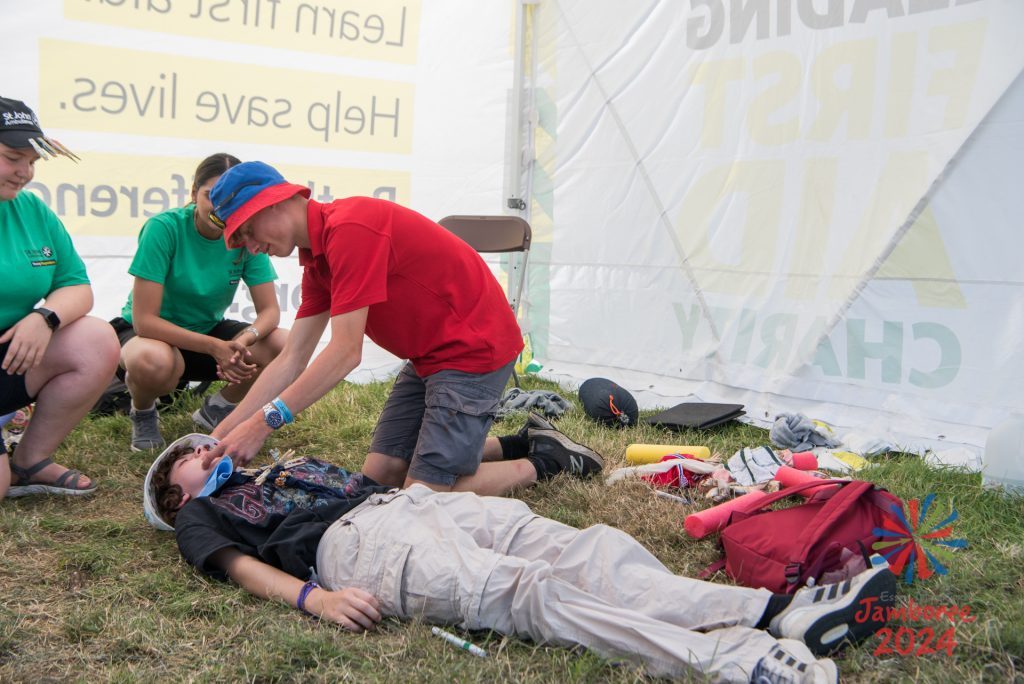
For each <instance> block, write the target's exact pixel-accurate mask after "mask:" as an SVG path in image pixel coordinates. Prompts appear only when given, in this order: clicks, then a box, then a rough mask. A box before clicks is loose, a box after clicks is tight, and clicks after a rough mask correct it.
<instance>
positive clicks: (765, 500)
mask: <svg viewBox="0 0 1024 684" xmlns="http://www.w3.org/2000/svg"><path fill="white" fill-rule="evenodd" d="M855 482H862V480H820V481H818V482H805V483H804V484H801V485H797V486H795V487H786V488H785V489H780V490H779V491H777V492H775V493H774V494H769V495H768V496H765V497H762V498H760V499H758V501H757V505H756V506H754V507H753V508H750V509H747V510H746V511H744V512H745V513H756V512H757V511H761V510H764V509H765V508H768V507H769V506H771V505H772V504H774V503H776V502H778V501H782V500H783V499H788V498H789V497H791V496H793V495H794V494H799V493H800V492H805V491H807V490H808V489H814V488H815V487H821V486H828V485H839V486H840V487H844V486H846V485H851V484H854V483H855ZM868 484H871V483H870V482H869V483H868ZM871 486H874V485H871Z"/></svg>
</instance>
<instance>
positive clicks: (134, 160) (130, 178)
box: [25, 152, 410, 236]
mask: <svg viewBox="0 0 1024 684" xmlns="http://www.w3.org/2000/svg"><path fill="white" fill-rule="evenodd" d="M199 161H200V160H199V159H183V158H181V157H151V156H146V157H143V156H134V155H127V154H100V153H94V152H89V153H85V154H82V162H81V163H80V164H71V163H60V162H53V163H50V164H38V165H37V169H36V177H35V179H34V180H33V182H32V183H30V184H29V185H28V187H27V189H26V190H25V191H26V192H35V193H36V194H38V195H39V196H40V197H41V198H42V199H43V201H44V202H46V204H47V205H48V206H49V207H50V208H51V209H53V210H54V211H55V212H56V213H57V215H58V216H59V217H60V218H61V220H62V221H63V222H64V225H65V226H66V227H67V229H68V231H69V232H70V233H71V234H73V235H102V236H134V235H136V234H137V233H138V232H139V229H140V228H141V227H142V224H144V223H145V222H146V219H147V218H149V217H150V216H153V215H155V214H159V213H160V212H162V211H166V210H168V209H172V208H174V207H181V206H184V205H186V204H188V203H189V202H190V201H191V195H192V175H193V173H194V171H195V167H196V165H197V164H198V163H199ZM274 166H275V168H277V170H278V171H280V172H281V174H282V175H283V176H284V177H285V178H286V179H288V180H289V181H290V182H292V183H297V184H299V185H305V186H307V187H308V188H310V191H311V193H312V194H311V197H312V198H313V199H315V200H318V201H320V202H330V201H333V200H335V199H340V198H342V197H349V196H351V195H367V196H370V197H380V198H382V199H387V200H392V201H394V202H398V203H399V204H406V205H408V204H409V201H410V175H409V173H408V172H406V171H382V170H374V169H351V168H336V167H320V166H295V165H291V164H282V165H277V164H275V165H274Z"/></svg>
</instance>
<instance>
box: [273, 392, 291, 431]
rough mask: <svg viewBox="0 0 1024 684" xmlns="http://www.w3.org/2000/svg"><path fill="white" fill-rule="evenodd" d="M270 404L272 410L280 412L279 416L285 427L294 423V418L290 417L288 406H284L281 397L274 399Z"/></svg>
mask: <svg viewBox="0 0 1024 684" xmlns="http://www.w3.org/2000/svg"><path fill="white" fill-rule="evenodd" d="M270 403H271V404H272V405H273V406H274V408H276V409H277V410H278V411H280V412H281V416H282V417H283V418H284V424H285V425H287V424H288V423H294V422H295V416H293V415H292V412H291V410H290V409H289V408H288V405H287V404H285V403H284V401H282V400H281V397H278V398H277V399H274V400H273V401H272V402H270Z"/></svg>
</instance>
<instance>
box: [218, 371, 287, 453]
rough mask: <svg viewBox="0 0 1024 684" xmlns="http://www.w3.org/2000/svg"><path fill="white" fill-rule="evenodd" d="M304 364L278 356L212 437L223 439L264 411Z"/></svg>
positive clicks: (219, 425)
mask: <svg viewBox="0 0 1024 684" xmlns="http://www.w3.org/2000/svg"><path fill="white" fill-rule="evenodd" d="M302 366H303V364H302V363H301V362H300V360H298V359H290V358H288V357H285V356H284V355H281V356H278V357H277V358H276V359H274V360H273V361H271V362H270V364H269V365H268V366H267V367H266V368H264V369H263V372H262V373H260V376H259V377H258V378H257V379H256V382H254V383H253V385H252V387H251V388H249V391H248V392H247V393H246V395H245V398H244V399H242V401H241V402H239V404H238V406H237V407H235V410H234V411H232V412H231V413H230V414H228V416H227V417H226V418H225V419H224V420H222V421H221V422H220V423H219V424H218V425H217V428H216V429H215V430H214V431H213V432H212V433H211V435H212V436H213V437H215V438H217V439H221V438H223V437H224V435H226V434H228V433H229V432H231V430H233V429H234V428H235V427H236V426H238V425H239V424H240V423H241V422H242V421H244V420H246V419H247V418H249V417H251V416H252V414H253V413H255V412H256V411H257V410H262V407H263V405H264V404H266V403H267V402H268V401H270V400H271V399H273V398H274V397H276V396H277V395H278V394H280V393H281V390H283V389H284V388H285V387H288V385H290V384H292V382H293V381H294V380H295V378H296V377H298V375H299V373H301V372H302Z"/></svg>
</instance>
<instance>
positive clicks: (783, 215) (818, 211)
mask: <svg viewBox="0 0 1024 684" xmlns="http://www.w3.org/2000/svg"><path fill="white" fill-rule="evenodd" d="M531 11H532V24H533V26H534V28H535V30H536V36H537V41H538V43H539V44H540V47H539V49H538V58H537V65H536V69H535V70H534V72H533V74H532V76H533V81H532V85H533V86H535V87H536V88H537V89H538V91H540V92H541V95H540V96H539V97H538V98H537V102H540V103H542V104H541V105H539V106H538V111H539V113H540V116H539V121H540V122H541V128H542V129H543V131H544V132H545V135H543V136H538V140H537V142H536V144H535V145H536V146H535V155H536V162H535V166H536V169H534V176H533V178H534V183H535V184H534V188H533V194H534V199H535V201H534V202H533V203H532V205H531V207H532V213H531V220H532V222H533V223H534V225H535V230H538V232H539V233H540V234H539V235H538V236H537V237H536V239H535V243H534V251H533V255H532V256H531V258H532V259H533V264H534V273H533V274H531V278H532V279H531V282H530V286H531V289H530V295H529V299H528V305H529V310H530V314H531V317H530V320H531V325H532V326H533V337H532V340H531V342H532V348H533V350H534V353H535V354H536V355H537V356H538V358H539V359H540V360H541V361H542V362H543V363H544V364H545V371H546V372H547V373H548V374H549V375H550V376H551V377H555V378H558V379H560V380H563V381H569V382H576V381H580V380H582V379H585V378H587V377H591V376H595V375H603V376H608V377H611V378H612V379H614V380H616V381H617V382H619V383H620V384H622V385H623V386H625V387H627V388H629V389H631V390H634V391H636V392H637V394H638V395H639V398H640V399H641V403H642V404H645V405H648V406H650V405H656V404H660V405H664V404H670V403H674V402H675V401H676V400H681V399H684V398H687V397H699V398H700V399H702V400H706V401H739V402H742V403H744V404H745V405H746V406H747V411H748V413H749V415H750V416H751V417H752V418H753V419H755V420H756V421H758V422H761V423H762V424H766V423H768V422H770V421H771V420H772V419H773V418H774V416H775V415H777V414H778V413H781V412H792V411H798V412H802V413H805V414H807V415H810V416H812V417H815V418H821V419H824V420H826V421H829V422H831V423H833V424H834V425H836V426H838V427H840V428H853V427H856V428H859V429H862V430H867V431H869V432H871V433H874V434H879V435H885V436H890V437H891V438H893V439H894V440H895V441H896V442H897V443H898V444H900V445H901V446H903V447H904V448H908V449H911V450H923V449H925V448H929V447H930V448H942V446H943V445H953V444H956V445H962V444H969V445H974V446H976V447H977V446H980V445H981V444H983V442H984V437H985V434H986V432H987V430H988V428H990V427H991V426H992V425H994V424H995V423H997V422H998V421H999V420H1001V419H1002V418H1004V417H1005V416H1006V415H1007V413H1008V412H1009V411H1012V410H1015V409H1016V410H1020V409H1024V393H1022V392H1021V391H1020V389H1019V388H1020V387H1021V383H1022V381H1024V357H1021V355H1020V354H1019V353H1018V351H1017V346H1018V344H1019V342H1018V341H1019V340H1020V332H1021V327H1022V325H1024V279H1022V278H1021V275H1020V273H1021V270H1020V265H1019V264H1020V256H1021V254H1024V232H1022V231H1021V230H1020V229H1019V219H1018V218H1017V217H1018V216H1019V215H1020V214H1019V212H1014V209H1019V208H1020V205H1021V199H1020V193H1019V190H1018V189H1017V187H1016V186H1017V185H1019V181H1018V180H1017V179H1019V177H1020V174H1019V171H1017V169H1016V167H1017V166H1018V162H1017V160H1019V159H1020V158H1021V157H1020V153H1021V151H1024V150H1022V146H1024V136H1022V135H1021V133H1022V123H1021V121H1022V117H1024V85H1022V83H1021V81H1022V79H1020V78H1018V77H1019V75H1020V74H1021V72H1022V70H1024V43H1022V42H1021V41H1020V40H1019V35H1020V29H1021V28H1022V27H1024V4H1021V3H1011V2H1002V1H1000V0H993V1H985V0H979V1H977V2H971V3H964V2H959V3H954V2H914V1H913V0H911V1H910V2H900V1H897V0H893V1H890V2H875V1H870V2H869V1H857V0H851V1H848V2H843V1H842V0H839V1H836V2H806V1H802V0H795V1H793V2H789V1H787V0H783V1H782V2H778V3H775V2H771V3H769V2H740V1H738V0H737V1H733V2H729V1H726V0H692V1H691V2H685V3H684V2H665V1H659V0H652V1H649V2H641V3H629V4H624V3H618V2H612V1H607V2H600V1H595V0H586V1H584V0H578V1H570V0H545V1H543V2H540V3H539V4H536V5H534V6H533V7H532V8H531ZM536 179H542V183H541V184H538V183H537V182H536ZM545 228H547V232H546V233H545V230H544V229H545Z"/></svg>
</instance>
